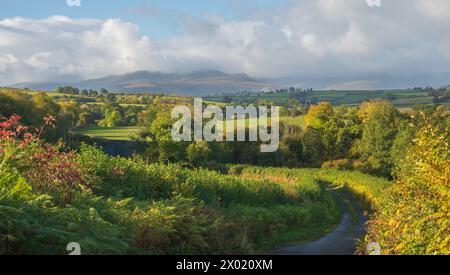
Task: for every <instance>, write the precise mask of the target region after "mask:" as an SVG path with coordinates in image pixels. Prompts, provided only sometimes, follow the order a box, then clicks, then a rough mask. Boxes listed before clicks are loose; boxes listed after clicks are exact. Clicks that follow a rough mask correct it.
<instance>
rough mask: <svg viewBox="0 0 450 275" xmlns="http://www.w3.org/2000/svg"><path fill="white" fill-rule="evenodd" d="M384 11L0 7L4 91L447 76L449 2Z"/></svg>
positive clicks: (22, 1) (286, 6) (153, 5)
mask: <svg viewBox="0 0 450 275" xmlns="http://www.w3.org/2000/svg"><path fill="white" fill-rule="evenodd" d="M69 2H77V0H69ZM369 2H373V0H369ZM380 2H381V6H370V5H368V1H367V0H245V1H239V0H165V1H163V0H128V1H119V0H108V1H107V0H81V1H80V5H79V6H77V5H75V6H74V5H73V4H72V5H69V4H68V1H66V0H36V1H29V0H15V1H6V0H0V85H8V84H13V83H19V82H52V81H69V80H72V81H77V80H81V79H89V78H96V77H102V76H105V75H110V74H123V73H127V72H133V71H138V70H149V71H160V72H167V73H172V72H191V71H196V70H220V71H224V72H227V73H246V74H248V75H249V76H251V77H255V78H264V79H268V78H311V79H320V78H331V79H337V80H342V81H349V82H354V83H361V81H368V80H370V79H371V78H373V77H374V76H378V77H379V76H389V77H407V78H414V77H420V76H423V75H432V76H436V77H439V76H447V75H450V66H449V64H450V35H449V34H450V1H448V0H381V1H380ZM448 82H449V83H450V80H449V81H448Z"/></svg>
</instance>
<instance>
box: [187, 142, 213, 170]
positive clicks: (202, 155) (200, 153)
mask: <svg viewBox="0 0 450 275" xmlns="http://www.w3.org/2000/svg"><path fill="white" fill-rule="evenodd" d="M211 156H212V151H211V149H210V148H209V145H208V143H207V142H206V141H200V142H194V143H192V144H191V145H189V146H188V148H187V150H186V159H187V161H188V162H189V163H190V164H191V165H193V166H201V165H205V164H206V163H208V161H210V160H211Z"/></svg>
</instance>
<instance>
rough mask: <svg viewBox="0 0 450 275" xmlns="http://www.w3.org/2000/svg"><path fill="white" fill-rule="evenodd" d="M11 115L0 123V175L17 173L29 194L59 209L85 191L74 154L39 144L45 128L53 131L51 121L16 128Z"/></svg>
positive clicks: (15, 118) (17, 124)
mask: <svg viewBox="0 0 450 275" xmlns="http://www.w3.org/2000/svg"><path fill="white" fill-rule="evenodd" d="M20 119H21V117H20V116H18V115H13V116H11V117H9V118H2V121H1V122H0V172H1V171H3V170H4V169H8V168H14V169H16V170H18V171H19V172H20V173H21V174H22V175H23V176H24V177H25V178H26V179H27V180H28V182H29V183H30V184H31V185H32V187H33V191H35V192H40V193H46V194H50V195H52V196H53V198H54V199H55V202H57V203H58V204H61V205H65V204H67V203H70V201H71V199H72V198H73V195H74V193H75V192H76V191H77V190H81V189H86V187H87V184H86V181H85V179H84V172H83V170H82V168H81V166H80V165H79V164H78V163H77V162H76V156H75V153H74V152H63V151H61V150H60V149H61V146H60V145H59V146H58V145H51V144H48V143H45V142H44V141H42V140H41V135H42V133H43V131H44V129H45V128H46V127H55V118H54V117H52V116H46V117H45V118H44V121H45V123H44V124H43V125H42V127H40V128H30V127H27V126H24V125H21V124H20Z"/></svg>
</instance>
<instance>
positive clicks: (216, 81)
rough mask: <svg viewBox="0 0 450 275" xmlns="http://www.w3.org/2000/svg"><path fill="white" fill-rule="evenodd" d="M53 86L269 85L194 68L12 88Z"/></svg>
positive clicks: (197, 92)
mask: <svg viewBox="0 0 450 275" xmlns="http://www.w3.org/2000/svg"><path fill="white" fill-rule="evenodd" d="M56 86H75V87H78V88H80V89H101V88H106V89H107V90H109V91H113V92H128V93H131V92H149V93H152V92H154V93H161V92H163V93H172V94H187V95H193V96H201V95H208V94H218V93H234V92H239V91H244V90H246V91H261V90H265V89H270V88H271V87H272V86H271V85H270V84H267V83H264V82H261V81H258V80H255V79H253V78H251V77H249V76H248V75H246V74H226V73H223V72H220V71H212V70H210V71H197V72H192V73H187V74H168V73H160V72H149V71H138V72H133V73H128V74H123V75H111V76H106V77H102V78H98V79H89V80H84V81H80V82H73V83H20V84H17V85H14V87H15V88H29V89H33V90H54V89H55V88H56Z"/></svg>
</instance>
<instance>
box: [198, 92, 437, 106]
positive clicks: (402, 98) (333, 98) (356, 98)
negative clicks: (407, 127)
mask: <svg viewBox="0 0 450 275" xmlns="http://www.w3.org/2000/svg"><path fill="white" fill-rule="evenodd" d="M227 97H228V98H229V99H230V98H231V99H232V101H233V102H234V103H242V104H251V103H255V102H258V101H260V100H267V101H272V102H274V103H275V104H278V105H285V104H287V103H288V101H289V100H290V99H297V100H299V99H301V98H300V97H298V95H294V96H293V95H292V94H291V93H286V92H285V93H263V94H261V93H240V94H235V95H230V96H227ZM388 97H393V98H392V99H391V100H392V103H393V104H395V105H397V106H403V107H408V106H413V105H416V104H431V103H432V100H433V98H432V97H430V96H428V95H427V92H425V91H415V90H379V91H334V90H323V91H314V92H312V93H305V94H303V98H304V99H306V100H307V101H315V102H321V101H328V102H330V103H331V104H333V105H357V104H359V103H361V102H364V101H368V100H372V99H385V98H388ZM205 100H207V101H208V102H217V103H223V102H224V100H225V98H224V96H212V97H208V98H206V99H205Z"/></svg>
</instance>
